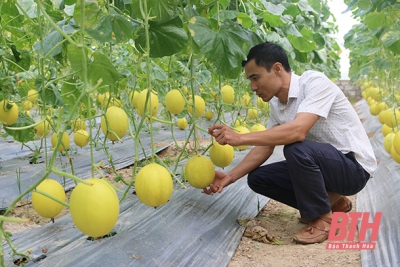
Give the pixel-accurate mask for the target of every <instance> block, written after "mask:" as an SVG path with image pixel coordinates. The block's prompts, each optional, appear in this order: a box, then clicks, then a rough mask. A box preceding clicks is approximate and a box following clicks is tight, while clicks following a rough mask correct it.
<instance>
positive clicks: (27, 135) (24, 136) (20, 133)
mask: <svg viewBox="0 0 400 267" xmlns="http://www.w3.org/2000/svg"><path fill="white" fill-rule="evenodd" d="M34 123H35V121H34V120H33V119H32V118H31V117H29V116H28V115H27V114H24V113H19V115H18V120H17V121H16V122H15V123H14V124H13V125H12V127H25V126H29V125H32V124H34ZM4 129H5V130H6V132H7V133H8V134H9V135H11V136H12V137H13V138H14V140H16V141H18V142H21V143H27V142H29V141H32V140H34V139H35V131H34V127H31V128H28V129H24V130H10V129H7V127H4Z"/></svg>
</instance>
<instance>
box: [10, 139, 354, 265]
mask: <svg viewBox="0 0 400 267" xmlns="http://www.w3.org/2000/svg"><path fill="white" fill-rule="evenodd" d="M209 143H210V141H209V140H203V141H202V142H201V144H202V146H203V147H204V146H207V145H208V144H209ZM183 144H184V143H183V142H179V143H178V145H179V146H181V147H182V146H183ZM158 145H159V146H163V145H165V144H158ZM188 148H189V151H191V152H193V143H190V144H188ZM178 155H179V149H178V148H176V146H175V144H172V145H171V146H169V147H168V148H167V149H165V150H164V151H162V152H161V153H159V154H158V156H159V157H160V158H162V159H163V160H171V161H173V160H174V159H176V158H177V157H178ZM130 168H131V167H129V168H125V169H122V170H119V171H118V172H117V173H118V174H119V175H120V176H122V177H123V178H124V180H125V181H128V180H129V179H130V178H131V176H132V170H131V169H130ZM106 178H107V179H108V180H109V181H111V182H113V183H114V184H115V185H116V186H123V183H122V182H119V183H116V182H114V178H115V174H109V175H107V176H106ZM67 195H69V192H67ZM349 198H350V200H351V201H352V203H353V211H355V210H356V196H350V197H349ZM67 213H68V209H66V208H64V209H63V210H62V212H61V214H60V215H58V216H57V217H56V218H55V220H57V218H59V217H61V216H64V215H65V214H67ZM12 216H13V217H18V218H28V219H29V221H28V222H25V223H4V228H5V230H6V231H8V232H10V233H17V232H21V231H25V230H29V229H32V228H35V227H39V226H40V225H43V224H46V223H48V222H49V221H50V219H47V218H42V217H41V216H39V215H38V214H37V213H36V212H35V210H34V209H33V207H32V204H31V203H29V202H27V201H25V202H21V203H18V205H17V206H16V207H15V208H14V209H13V211H12ZM298 217H299V212H298V210H296V209H293V208H291V207H289V206H287V205H284V204H282V203H279V202H277V201H274V200H270V201H268V203H267V205H265V207H263V209H262V210H261V211H260V213H259V214H258V215H257V216H256V217H255V218H238V222H239V223H241V224H243V225H248V227H247V230H249V227H250V226H249V225H252V226H255V225H258V226H262V227H263V231H264V233H266V234H264V238H254V236H253V237H251V235H248V234H246V232H245V234H244V235H243V237H242V239H241V240H240V243H239V245H238V247H237V249H236V252H235V253H234V255H233V257H232V259H231V262H230V263H229V265H228V267H243V266H246V267H253V266H254V267H262V266H266V267H267V266H268V267H274V266H279V267H280V266H285V267H291V266H293V267H294V266H296V267H300V266H307V267H310V266H356V267H360V266H361V256H360V251H358V250H342V251H337V250H336V251H333V250H326V248H325V246H326V242H323V243H319V244H312V245H299V244H295V243H293V242H292V236H293V235H294V234H295V233H297V232H298V231H300V230H301V229H302V228H303V227H305V226H306V225H305V224H302V223H300V222H299V221H298V219H297V218H298ZM246 236H249V237H246ZM265 237H267V238H265ZM268 239H270V240H271V241H268ZM274 241H275V242H274ZM276 243H279V244H276Z"/></svg>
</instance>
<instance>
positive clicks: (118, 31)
mask: <svg viewBox="0 0 400 267" xmlns="http://www.w3.org/2000/svg"><path fill="white" fill-rule="evenodd" d="M111 22H112V29H113V32H114V35H115V39H116V40H117V42H121V41H124V40H128V39H130V38H132V37H133V33H134V31H135V28H137V27H138V24H136V23H135V24H133V23H131V22H130V21H128V20H127V19H125V17H123V16H121V15H119V14H113V15H112V17H111Z"/></svg>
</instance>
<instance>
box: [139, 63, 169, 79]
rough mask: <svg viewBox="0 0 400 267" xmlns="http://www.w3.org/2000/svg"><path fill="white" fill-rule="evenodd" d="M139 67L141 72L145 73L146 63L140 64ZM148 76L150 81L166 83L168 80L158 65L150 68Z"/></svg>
mask: <svg viewBox="0 0 400 267" xmlns="http://www.w3.org/2000/svg"><path fill="white" fill-rule="evenodd" d="M140 67H141V68H142V70H144V71H145V70H146V62H142V63H141V64H140ZM150 76H151V78H152V79H155V80H158V81H166V80H167V79H168V75H167V74H166V73H165V71H164V70H163V69H161V68H160V66H158V65H152V66H151V67H150Z"/></svg>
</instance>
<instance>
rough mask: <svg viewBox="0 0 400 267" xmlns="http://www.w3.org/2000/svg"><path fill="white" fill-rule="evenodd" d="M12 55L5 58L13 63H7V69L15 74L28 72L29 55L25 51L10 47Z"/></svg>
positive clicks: (29, 64)
mask: <svg viewBox="0 0 400 267" xmlns="http://www.w3.org/2000/svg"><path fill="white" fill-rule="evenodd" d="M11 50H12V52H13V54H10V55H9V56H8V57H7V58H8V59H9V60H10V61H12V62H14V64H12V63H8V69H9V70H11V71H15V72H24V71H28V70H29V68H30V66H31V55H30V53H29V51H27V50H22V51H21V50H17V49H16V48H15V47H13V46H11Z"/></svg>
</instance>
